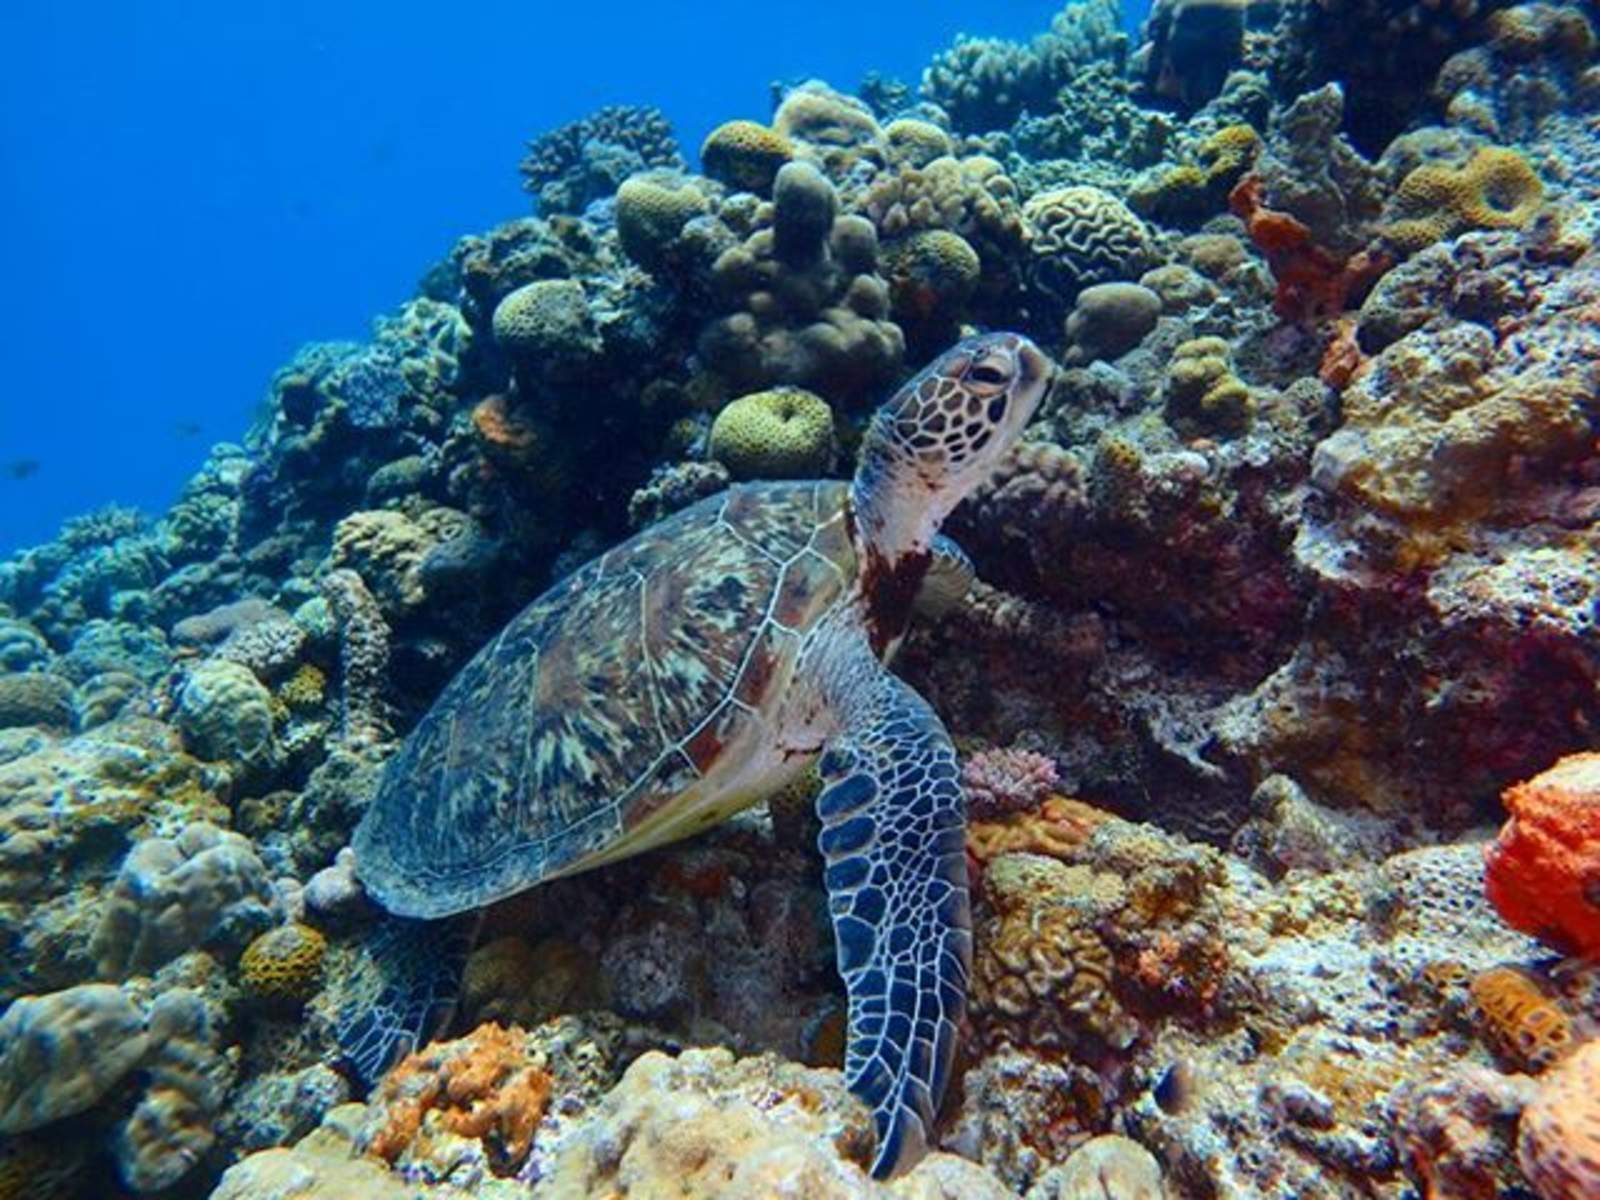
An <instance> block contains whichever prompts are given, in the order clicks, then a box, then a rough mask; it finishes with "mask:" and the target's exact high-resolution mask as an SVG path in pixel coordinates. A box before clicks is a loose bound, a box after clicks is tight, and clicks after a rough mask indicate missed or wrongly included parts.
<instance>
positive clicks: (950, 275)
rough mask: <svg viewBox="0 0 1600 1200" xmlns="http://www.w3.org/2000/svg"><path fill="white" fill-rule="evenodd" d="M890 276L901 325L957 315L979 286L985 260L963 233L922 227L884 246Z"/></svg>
mask: <svg viewBox="0 0 1600 1200" xmlns="http://www.w3.org/2000/svg"><path fill="white" fill-rule="evenodd" d="M884 264H885V271H884V273H885V275H887V276H888V279H889V294H890V296H891V297H892V298H893V302H894V315H895V319H896V320H898V321H899V322H900V323H901V324H902V325H904V324H908V323H909V324H913V325H915V324H919V323H921V322H924V321H929V320H933V319H936V318H940V317H942V318H945V319H946V320H949V319H953V318H955V317H956V316H957V314H958V313H959V311H960V308H961V306H962V305H963V304H965V303H966V302H967V300H968V299H969V298H970V297H971V296H972V293H973V290H974V289H975V288H976V287H977V286H978V275H979V272H980V271H981V269H982V264H981V263H980V261H979V259H978V253H977V251H976V250H974V249H973V248H972V247H971V246H970V245H969V244H968V243H967V240H966V239H965V238H964V237H962V236H961V235H960V234H955V233H951V232H950V231H949V230H947V229H923V230H920V231H918V232H917V233H914V234H912V235H911V236H910V237H908V238H902V239H900V240H899V241H895V242H891V243H889V244H888V245H886V246H885V247H884Z"/></svg>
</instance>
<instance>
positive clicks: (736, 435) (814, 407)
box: [711, 387, 834, 479]
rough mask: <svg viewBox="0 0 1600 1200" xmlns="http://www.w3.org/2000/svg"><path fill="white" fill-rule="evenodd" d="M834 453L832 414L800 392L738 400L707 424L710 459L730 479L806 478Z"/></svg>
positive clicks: (819, 471) (792, 390) (815, 397)
mask: <svg viewBox="0 0 1600 1200" xmlns="http://www.w3.org/2000/svg"><path fill="white" fill-rule="evenodd" d="M833 455H834V440H833V410H832V409H831V408H829V407H828V402H827V401H826V400H824V399H823V398H822V397H821V396H818V395H816V394H815V393H814V392H808V391H806V390H805V389H804V388H794V387H785V388H774V389H773V390H771V391H767V392H756V393H753V394H752V395H749V396H741V397H739V399H737V400H735V401H734V402H733V403H732V404H730V405H728V407H727V408H725V409H723V410H722V411H721V412H720V413H718V414H717V419H716V421H715V423H713V424H712V426H711V457H712V458H713V459H715V460H716V461H717V462H719V463H721V464H722V465H723V466H725V467H727V468H728V471H729V472H730V473H731V474H732V475H733V477H734V478H735V479H810V478H814V477H816V476H818V475H821V474H824V473H825V472H826V471H827V469H828V467H829V465H830V464H831V462H832V460H833Z"/></svg>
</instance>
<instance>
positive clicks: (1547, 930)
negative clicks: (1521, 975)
mask: <svg viewBox="0 0 1600 1200" xmlns="http://www.w3.org/2000/svg"><path fill="white" fill-rule="evenodd" d="M1504 801H1505V806H1506V811H1507V812H1508V813H1509V814H1510V815H1511V819H1510V820H1509V821H1507V822H1506V825H1505V827H1504V828H1503V829H1502V830H1501V831H1500V836H1499V837H1498V838H1497V839H1495V841H1494V843H1493V845H1491V846H1490V847H1489V848H1488V849H1487V850H1486V851H1485V853H1484V862H1485V869H1484V887H1485V889H1486V890H1487V891H1488V894H1489V900H1490V902H1491V903H1493V905H1494V906H1495V910H1496V911H1497V912H1499V914H1500V915H1501V916H1502V917H1504V918H1505V920H1506V923H1507V924H1509V925H1511V926H1512V927H1513V928H1516V929H1521V930H1522V931H1524V932H1525V933H1531V934H1533V935H1534V936H1535V937H1537V938H1539V939H1541V940H1542V941H1544V942H1546V943H1548V944H1549V945H1550V946H1552V947H1554V948H1555V949H1556V950H1559V951H1560V952H1561V953H1563V954H1577V955H1587V956H1590V957H1596V956H1600V754H1574V755H1570V756H1568V757H1566V758H1563V759H1562V760H1561V761H1560V762H1558V763H1556V765H1555V766H1553V767H1551V768H1550V769H1549V770H1548V771H1544V772H1542V773H1540V774H1539V775H1536V776H1534V777H1533V778H1532V779H1530V780H1528V781H1526V782H1525V783H1519V784H1516V785H1515V786H1513V787H1511V788H1508V789H1507V790H1506V792H1505V796H1504Z"/></svg>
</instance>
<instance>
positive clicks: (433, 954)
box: [333, 912, 482, 1088]
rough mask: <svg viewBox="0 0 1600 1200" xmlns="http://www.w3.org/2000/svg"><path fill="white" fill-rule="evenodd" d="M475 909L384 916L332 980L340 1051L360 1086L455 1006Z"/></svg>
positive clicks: (438, 1025) (427, 1035) (438, 1026)
mask: <svg viewBox="0 0 1600 1200" xmlns="http://www.w3.org/2000/svg"><path fill="white" fill-rule="evenodd" d="M481 921H482V913H481V912H473V913H467V914H465V915H463V916H459V917H451V918H449V919H448V920H443V921H417V920H412V919H410V918H408V917H388V918H385V919H384V920H383V921H381V922H380V923H379V924H378V925H377V926H375V927H374V928H373V929H372V930H371V931H370V932H368V933H367V934H366V935H365V936H364V937H363V938H362V939H361V940H360V941H359V942H357V944H356V947H355V955H354V957H353V959H352V960H351V961H350V962H349V964H348V965H347V967H346V968H345V969H344V971H343V972H341V973H340V974H339V976H338V977H336V978H335V979H334V980H333V986H334V987H335V988H337V989H338V991H339V992H340V993H341V999H340V1002H339V1005H338V1008H337V1011H336V1014H335V1036H336V1037H337V1038H338V1042H339V1050H340V1059H341V1062H342V1063H343V1065H344V1066H345V1067H346V1069H347V1070H348V1071H349V1073H350V1074H351V1075H353V1076H354V1077H355V1078H356V1079H357V1080H358V1081H359V1082H360V1083H361V1085H362V1086H363V1087H368V1088H370V1087H372V1086H373V1085H374V1084H375V1083H377V1081H378V1079H379V1077H380V1076H381V1075H382V1074H383V1073H384V1072H385V1071H387V1070H388V1069H389V1068H390V1067H391V1066H393V1065H394V1064H395V1063H396V1062H398V1061H399V1060H400V1059H401V1058H403V1057H405V1055H407V1054H410V1053H411V1052H412V1051H413V1050H415V1049H417V1047H419V1046H421V1045H423V1044H424V1043H425V1042H427V1040H428V1039H429V1038H430V1037H431V1036H432V1035H433V1034H434V1033H436V1032H438V1030H439V1029H441V1028H442V1027H443V1026H444V1025H445V1023H446V1022H447V1021H449V1019H450V1016H451V1014H452V1013H453V1011H454V1009H455V1004H456V998H457V995H458V993H459V989H460V986H461V973H462V970H463V969H464V968H465V967H466V962H467V954H468V952H469V951H471V949H472V943H473V941H474V940H475V939H476V937H477V933H478V925H479V924H480V923H481Z"/></svg>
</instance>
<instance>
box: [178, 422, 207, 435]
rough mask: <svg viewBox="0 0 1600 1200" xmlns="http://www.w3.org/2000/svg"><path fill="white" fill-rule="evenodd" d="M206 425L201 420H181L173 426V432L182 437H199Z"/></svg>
mask: <svg viewBox="0 0 1600 1200" xmlns="http://www.w3.org/2000/svg"><path fill="white" fill-rule="evenodd" d="M204 429H205V426H204V425H202V424H200V422H199V421H179V422H177V423H176V424H175V425H173V427H172V432H173V433H175V434H176V435H177V436H178V437H181V438H192V437H199V436H200V434H201V433H202V432H203V431H204Z"/></svg>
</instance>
